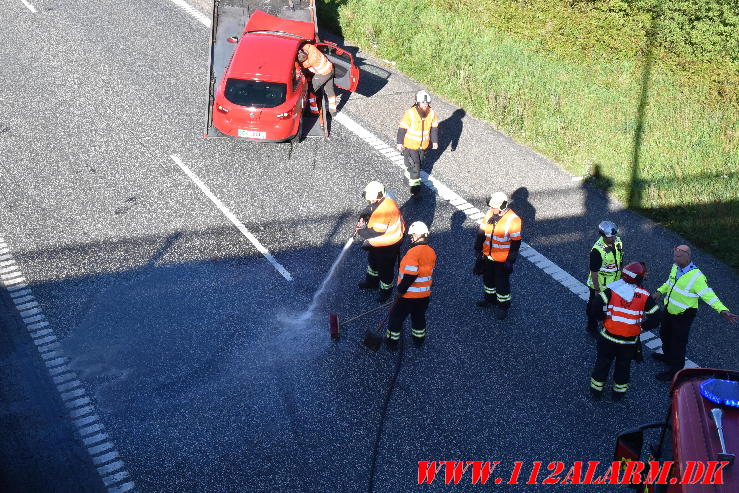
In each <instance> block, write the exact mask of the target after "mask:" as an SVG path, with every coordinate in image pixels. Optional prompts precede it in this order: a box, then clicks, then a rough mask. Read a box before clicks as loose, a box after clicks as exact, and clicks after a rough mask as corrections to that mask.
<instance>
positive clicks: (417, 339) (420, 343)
mask: <svg viewBox="0 0 739 493" xmlns="http://www.w3.org/2000/svg"><path fill="white" fill-rule="evenodd" d="M425 341H426V337H425V336H424V337H416V336H413V345H414V346H416V347H421V346H423V343H424V342H425Z"/></svg>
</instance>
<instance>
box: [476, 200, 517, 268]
mask: <svg viewBox="0 0 739 493" xmlns="http://www.w3.org/2000/svg"><path fill="white" fill-rule="evenodd" d="M493 215H494V214H493V210H492V209H490V210H488V212H487V214H485V217H484V218H483V220H482V223H481V224H480V229H481V230H482V232H483V233H484V234H485V243H483V244H482V253H483V255H485V256H487V257H489V258H490V259H491V260H494V261H496V262H505V261H506V259H507V258H508V252H510V249H511V242H512V241H518V240H520V239H521V218H520V217H518V216H517V215H516V213H515V212H513V211H512V210H510V209H506V210H505V212H504V213H503V215H502V216H501V217H500V218H499V219H498V220H497V221H495V222H493V224H490V223H489V221H490V218H492V217H493Z"/></svg>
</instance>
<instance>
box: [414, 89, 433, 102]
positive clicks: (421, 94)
mask: <svg viewBox="0 0 739 493" xmlns="http://www.w3.org/2000/svg"><path fill="white" fill-rule="evenodd" d="M416 103H428V104H431V94H429V93H427V92H426V91H424V90H420V91H418V92H417V93H416Z"/></svg>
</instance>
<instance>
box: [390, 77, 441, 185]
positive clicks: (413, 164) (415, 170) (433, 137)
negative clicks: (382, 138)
mask: <svg viewBox="0 0 739 493" xmlns="http://www.w3.org/2000/svg"><path fill="white" fill-rule="evenodd" d="M396 140H397V147H398V151H399V152H401V153H403V157H404V160H405V169H406V171H405V178H406V180H407V181H408V186H409V187H410V188H411V194H412V195H416V194H417V193H418V192H420V191H421V166H422V165H423V158H424V154H425V152H426V149H428V148H429V144H430V145H431V148H432V149H438V148H439V120H438V118H437V117H436V112H435V111H434V110H433V109H432V108H431V95H430V94H429V93H427V92H426V91H418V92H417V93H416V104H414V105H413V106H412V107H411V108H410V109H408V110H406V112H405V113H404V114H403V119H402V120H401V122H400V126H398V135H397V139H396Z"/></svg>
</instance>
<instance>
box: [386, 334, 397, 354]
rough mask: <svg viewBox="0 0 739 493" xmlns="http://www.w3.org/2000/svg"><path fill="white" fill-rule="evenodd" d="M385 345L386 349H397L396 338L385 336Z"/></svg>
mask: <svg viewBox="0 0 739 493" xmlns="http://www.w3.org/2000/svg"><path fill="white" fill-rule="evenodd" d="M385 347H387V350H388V351H397V350H398V340H397V339H390V338H389V337H386V338H385Z"/></svg>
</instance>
